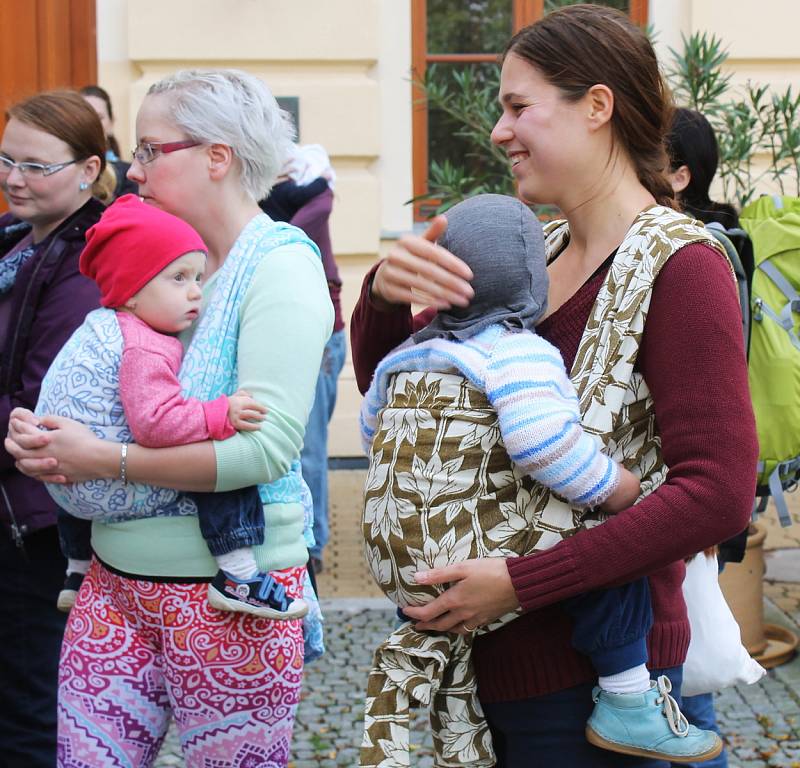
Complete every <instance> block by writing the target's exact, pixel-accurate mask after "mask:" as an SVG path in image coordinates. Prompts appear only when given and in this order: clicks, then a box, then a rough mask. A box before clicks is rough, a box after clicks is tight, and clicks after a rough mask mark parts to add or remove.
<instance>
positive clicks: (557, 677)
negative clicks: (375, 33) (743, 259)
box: [350, 245, 758, 702]
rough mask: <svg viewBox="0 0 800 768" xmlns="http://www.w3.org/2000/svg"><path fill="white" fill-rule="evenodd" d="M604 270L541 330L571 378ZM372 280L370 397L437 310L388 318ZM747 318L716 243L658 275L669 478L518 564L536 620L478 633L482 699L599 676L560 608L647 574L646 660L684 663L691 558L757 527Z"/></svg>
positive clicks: (521, 595)
mask: <svg viewBox="0 0 800 768" xmlns="http://www.w3.org/2000/svg"><path fill="white" fill-rule="evenodd" d="M606 271H607V268H606V269H603V270H601V271H599V272H598V273H596V274H595V275H594V276H593V277H592V278H590V279H589V280H588V281H587V282H586V283H585V284H584V285H583V286H582V287H581V288H580V289H579V290H578V291H577V292H576V293H575V294H574V295H573V296H572V297H571V298H570V299H569V301H567V302H566V303H565V304H564V305H563V306H561V307H560V308H559V309H558V310H557V311H556V312H554V313H553V314H552V315H550V317H548V318H547V319H546V320H544V321H543V322H542V323H540V324H539V326H538V328H537V332H538V333H540V334H541V335H542V336H543V337H544V338H545V339H547V340H548V341H549V342H551V343H552V344H554V345H555V346H556V347H557V348H558V349H559V351H560V352H561V354H562V356H563V358H564V362H565V364H566V366H567V369H568V370H569V369H570V368H571V366H572V363H573V361H574V359H575V355H576V353H577V349H578V345H579V343H580V339H581V336H582V334H583V330H584V327H585V325H586V322H587V320H588V318H589V313H590V312H591V309H592V306H593V304H594V301H595V299H596V297H597V293H598V291H599V290H600V286H601V284H602V282H603V279H604V277H605V273H606ZM373 273H374V270H373V272H371V273H370V274H369V275H368V276H367V278H366V279H365V281H364V285H363V286H362V293H361V297H360V299H359V302H358V304H357V306H356V309H355V311H354V313H353V317H352V320H351V326H350V333H351V343H352V349H353V360H354V364H355V370H356V379H357V382H358V386H359V388H360V389H361V391H362V392H363V391H365V390H366V389H367V387H368V385H369V381H370V378H371V376H372V373H373V371H374V369H375V366H376V365H377V363H378V362H379V361H380V359H381V358H382V357H383V356H384V355H385V354H386V353H387V352H388V351H389V350H390V349H392V348H393V347H394V346H396V345H397V344H398V343H400V342H402V341H403V340H404V339H405V338H407V337H408V335H409V334H410V333H411V332H412V331H413V330H415V329H416V327H418V326H420V327H421V326H422V325H424V324H425V323H427V322H429V321H430V318H431V317H432V314H433V313H432V312H430V311H426V312H424V313H422V314H421V315H419V316H417V318H413V319H412V317H411V313H410V311H404V310H397V311H395V312H381V311H380V310H378V309H377V308H376V307H375V305H374V304H372V302H371V301H370V299H369V286H370V284H371V280H372V274H373ZM743 347H744V345H743V340H742V325H741V316H740V310H739V304H738V298H737V295H736V290H735V288H734V285H733V280H732V278H731V275H730V269H729V267H728V265H727V264H726V263H725V261H724V260H723V259H722V258H721V257H720V255H719V254H718V253H717V252H716V251H715V250H714V249H712V248H710V247H708V246H705V245H688V246H685V247H684V248H681V249H680V250H679V251H677V252H676V253H675V254H674V255H673V256H672V258H671V259H670V260H669V261H668V262H667V264H666V265H665V266H664V268H663V269H662V271H661V273H660V274H659V276H658V278H657V280H656V283H655V286H654V288H653V295H652V300H651V304H650V310H649V313H648V316H647V324H646V326H645V331H644V334H643V337H642V343H641V346H640V349H639V355H638V359H637V361H636V368H637V370H639V371H640V372H641V373H642V375H643V376H644V378H645V380H646V381H647V385H648V387H649V388H650V392H651V393H652V396H653V402H654V406H655V415H656V423H657V427H658V430H659V433H660V435H661V441H662V449H663V455H664V461H665V463H666V464H667V466H668V467H669V472H668V475H667V479H666V482H665V483H664V484H663V485H662V486H661V487H660V488H659V489H658V490H656V491H655V492H654V493H652V494H650V495H649V496H648V497H647V498H645V499H643V500H642V501H640V502H639V503H638V504H636V506H634V507H631V508H630V509H627V510H625V511H624V512H621V513H620V514H618V515H615V516H614V517H612V518H611V519H609V520H608V521H607V522H605V523H604V524H603V525H600V526H597V527H595V528H592V529H591V530H585V531H581V532H580V533H578V534H577V535H575V536H573V537H571V538H569V539H566V540H565V541H562V542H560V543H559V544H557V545H556V546H554V547H553V548H551V549H548V550H545V551H542V552H537V553H536V554H534V555H530V556H528V557H517V558H511V559H509V560H507V563H508V570H509V573H510V575H511V580H512V583H513V585H514V589H515V591H516V594H517V597H518V599H519V601H520V604H521V605H522V607H523V609H524V610H525V612H526V613H525V614H524V615H523V616H521V617H520V618H518V619H517V620H515V621H513V622H511V623H510V624H508V625H506V626H505V627H503V628H502V629H500V630H497V631H496V632H491V633H488V634H485V635H481V636H480V637H478V638H476V642H475V646H474V653H473V660H474V663H475V670H476V673H477V676H478V688H479V693H480V698H481V700H482V701H484V702H495V701H510V700H514V699H521V698H527V697H530V696H539V695H544V694H547V693H550V692H553V691H558V690H563V689H565V688H569V687H572V686H574V685H578V684H581V683H586V682H589V681H591V680H593V679H594V678H595V677H596V673H595V672H594V670H593V669H592V666H591V663H590V662H589V659H588V658H587V657H585V656H582V655H581V654H579V653H577V652H576V651H575V650H574V649H573V648H572V646H571V643H570V640H571V632H572V624H571V621H570V619H569V618H568V617H567V615H566V613H564V611H563V610H562V609H561V607H560V606H559V605H558V603H559V602H560V601H562V600H564V599H566V598H569V597H573V596H575V595H578V594H583V593H585V592H590V591H592V590H594V589H600V588H603V587H606V586H611V585H614V584H622V583H626V582H629V581H632V580H633V579H636V578H638V577H640V576H648V577H649V582H650V590H651V597H652V603H653V612H654V617H655V623H654V626H653V629H652V631H651V633H650V636H649V642H648V645H649V653H650V661H649V665H650V666H651V667H653V668H665V667H672V666H677V665H679V664H682V663H683V661H684V659H685V657H686V649H687V647H688V644H689V623H688V620H687V617H686V606H685V605H684V602H683V595H682V592H681V584H682V582H683V576H684V571H685V569H684V564H683V558H685V557H687V556H689V555H692V554H694V553H696V552H699V551H700V550H702V549H705V548H706V547H709V546H712V545H714V544H716V543H718V542H720V541H723V540H724V539H727V538H729V537H730V536H733V535H734V534H736V533H738V532H739V531H741V530H742V529H744V528H745V527H746V526H747V523H748V520H749V515H750V511H751V508H752V501H753V494H754V489H755V467H756V459H757V455H758V445H757V440H756V432H755V423H754V419H753V410H752V406H751V403H750V395H749V390H748V385H747V370H746V365H745V354H744V348H743Z"/></svg>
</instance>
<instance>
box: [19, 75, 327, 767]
mask: <svg viewBox="0 0 800 768" xmlns="http://www.w3.org/2000/svg"><path fill="white" fill-rule="evenodd" d="M136 133H137V142H138V143H137V147H136V150H135V153H134V161H133V164H132V166H131V169H130V172H129V178H131V179H132V180H133V181H135V182H136V183H138V185H139V194H140V195H141V196H142V197H143V199H144V200H145V201H146V202H147V203H149V204H151V205H155V206H158V207H160V208H163V209H164V210H167V211H169V212H170V213H173V214H175V215H177V216H180V217H181V218H183V219H184V220H186V221H187V222H188V223H189V224H191V225H192V226H193V227H194V228H195V229H196V230H197V231H198V232H199V233H200V235H201V236H202V238H203V240H204V241H205V243H206V245H207V246H208V261H207V269H206V282H205V283H204V286H203V293H204V296H203V309H202V313H201V317H200V320H199V321H198V323H197V325H196V326H195V327H194V328H192V329H190V330H189V331H188V332H186V333H185V334H182V341H184V343H185V344H187V345H188V349H187V352H186V356H185V358H184V364H183V367H182V369H181V383H182V385H183V387H184V390H185V391H186V392H188V393H189V394H192V395H194V396H197V397H200V398H201V399H207V398H209V397H211V396H216V395H217V394H230V393H231V392H233V391H234V390H235V389H236V388H237V387H241V388H243V389H246V390H247V391H248V392H250V393H251V394H252V395H253V397H254V398H256V399H257V400H258V401H260V402H261V403H263V404H264V405H265V406H266V407H267V408H268V415H267V418H266V420H265V421H264V422H263V424H262V427H261V429H260V430H259V431H257V432H247V433H239V434H237V435H236V436H234V437H232V438H230V439H228V440H226V441H224V442H212V441H206V442H202V443H195V444H193V445H188V446H181V447H175V448H161V449H147V448H143V447H141V446H138V445H133V444H131V445H129V446H128V445H125V444H123V445H122V446H121V445H120V443H114V442H109V441H104V440H100V439H98V438H96V437H95V436H94V435H93V434H92V433H91V432H90V431H89V430H88V429H87V428H85V427H83V426H82V425H80V424H78V423H77V422H75V421H72V420H70V419H65V418H60V417H52V416H43V417H41V418H36V417H34V416H33V415H32V414H31V413H30V412H28V411H23V410H17V411H15V412H14V414H12V424H11V428H10V431H9V436H10V440H9V441H8V445H9V446H10V451H11V452H12V454H13V455H14V456H15V458H17V460H18V461H20V466H21V467H22V468H23V470H24V471H25V472H27V473H28V474H31V475H33V476H36V477H39V478H40V479H42V480H44V481H46V482H58V483H72V482H82V481H86V480H90V479H116V480H117V481H119V482H122V481H127V482H134V483H145V484H150V485H153V486H161V487H166V488H175V489H180V490H185V491H224V490H229V489H233V488H240V487H245V486H249V485H255V484H258V485H260V486H261V498H262V501H264V514H265V520H266V522H267V530H268V531H270V535H269V536H268V537H267V541H265V543H264V544H263V545H262V546H260V547H257V548H256V550H255V551H256V560H257V562H258V564H259V567H260V569H261V570H275V569H288V573H289V576H288V578H287V581H286V584H285V585H284V586H285V587H286V591H287V594H288V595H289V596H290V597H293V598H294V597H300V596H301V595H302V592H303V585H304V583H305V579H306V572H305V567H304V566H305V561H306V556H307V552H306V541H305V539H304V519H303V505H302V502H301V494H302V480H301V478H300V473H299V456H300V449H301V447H302V445H303V433H304V429H305V424H306V421H307V418H308V414H309V411H310V410H311V406H312V403H313V398H314V389H315V382H316V377H317V371H318V370H319V365H320V360H321V356H322V350H323V348H324V346H325V342H326V340H327V339H328V337H329V336H330V334H331V328H332V321H333V312H332V308H331V305H330V301H329V300H328V295H327V285H326V282H325V275H324V272H323V269H322V264H321V261H320V258H319V254H318V252H317V250H316V248H315V247H314V246H313V244H311V242H310V241H309V240H308V239H307V238H306V237H305V236H304V235H303V234H302V232H300V230H297V229H295V228H294V227H290V226H288V225H284V224H278V223H275V222H273V221H272V220H271V219H270V218H269V217H268V216H266V215H265V214H263V213H261V211H260V209H259V207H258V205H257V203H256V200H258V199H260V198H262V197H264V196H265V194H266V193H267V192H268V190H269V188H270V186H271V185H272V183H273V181H274V179H275V177H276V176H277V174H278V172H279V170H280V168H281V167H282V165H283V162H284V157H285V154H286V152H287V150H288V148H289V147H290V142H291V138H292V136H291V128H290V126H289V123H288V121H287V120H286V117H285V114H284V113H283V112H282V111H281V110H280V109H279V107H278V105H277V103H276V102H275V99H274V98H273V97H272V95H271V94H270V93H269V91H268V89H267V88H266V87H265V86H264V84H263V83H262V82H261V81H260V80H258V79H257V78H255V77H253V76H251V75H248V74H246V73H244V72H239V71H235V70H221V71H212V72H179V73H177V74H175V75H172V76H170V77H168V78H166V79H164V80H162V81H160V82H158V83H156V84H155V85H153V86H152V88H151V89H150V90H149V92H148V95H147V96H146V98H145V100H144V102H143V104H142V106H141V109H140V110H139V114H138V117H137V121H136ZM183 336H185V338H183ZM112 352H113V350H112ZM40 424H41V425H43V426H45V427H47V428H48V429H49V430H50V431H48V432H42V431H40V430H38V429H36V427H37V426H38V425H40ZM92 543H93V548H94V551H95V554H96V559H95V561H94V562H93V563H92V566H91V568H90V570H89V573H88V575H87V577H86V579H85V581H84V584H83V586H82V588H81V591H80V593H79V595H78V599H77V602H76V605H75V608H74V609H73V611H72V614H71V616H70V620H69V624H68V627H67V631H66V635H65V640H64V647H63V652H62V658H61V679H60V690H59V744H60V750H61V752H60V758H59V759H60V763H59V765H61V766H64V767H66V766H73V765H76V764H77V763H78V762H82V763H86V762H92V761H93V760H94V759H95V758H93V757H92V756H93V755H97V754H102V755H103V758H102V759H103V760H107V759H109V758H108V756H110V755H116V757H114V758H113V759H114V760H115V761H118V763H117V762H115V763H114V764H120V765H123V764H124V765H133V766H148V765H150V764H151V763H152V761H153V760H154V759H155V757H156V755H157V753H158V749H159V747H160V744H161V741H162V740H163V737H164V734H165V731H166V728H167V724H168V721H169V717H170V714H172V715H173V716H174V718H175V720H176V722H177V725H178V728H179V730H180V733H181V743H182V747H183V751H184V755H185V758H186V762H187V765H190V766H191V765H200V764H203V765H205V764H207V763H208V764H210V763H212V762H213V763H214V764H215V765H217V764H218V765H220V766H243V765H245V764H247V765H250V764H251V763H250V762H248V760H250V761H252V764H253V765H256V764H257V765H259V766H270V767H272V766H274V767H275V768H278V767H279V766H285V765H286V764H287V761H288V758H289V742H290V738H291V731H292V726H293V721H294V714H295V711H296V707H297V703H298V700H299V693H300V684H301V680H302V673H303V629H302V625H301V622H300V621H299V620H294V621H282V622H274V621H270V620H267V619H259V618H255V617H252V616H249V615H246V614H239V613H230V612H220V611H216V610H214V609H213V608H210V607H209V606H208V603H207V601H206V597H205V594H206V583H207V582H208V581H209V580H210V578H211V577H212V576H213V575H214V573H215V571H216V566H215V564H214V560H213V559H212V558H211V557H210V556H209V554H208V550H207V548H206V546H205V543H204V541H203V539H202V537H201V535H200V530H199V527H198V525H197V519H196V517H195V516H194V515H192V514H191V513H189V514H187V513H186V510H185V508H184V507H183V506H182V505H181V504H180V503H179V504H177V505H172V506H170V507H169V508H167V509H158V510H156V512H155V513H154V514H153V515H151V516H149V517H146V518H134V517H131V519H122V520H119V521H117V522H113V523H101V522H94V524H93V529H92Z"/></svg>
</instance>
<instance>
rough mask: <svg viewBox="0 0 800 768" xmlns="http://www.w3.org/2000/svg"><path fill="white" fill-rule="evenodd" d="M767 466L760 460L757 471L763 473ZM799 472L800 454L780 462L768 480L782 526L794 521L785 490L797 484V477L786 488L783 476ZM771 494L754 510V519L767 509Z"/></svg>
mask: <svg viewBox="0 0 800 768" xmlns="http://www.w3.org/2000/svg"><path fill="white" fill-rule="evenodd" d="M765 468H766V465H765V464H764V462H763V461H759V462H758V465H757V472H758V473H759V474H761V473H762V472H763V471H764V469H765ZM798 474H800V456H795V458H793V459H787V460H786V461H782V462H780V463H779V464H778V465H777V466H776V467H775V469H773V470H772V473H771V474H770V476H769V480H768V481H767V487H768V488H769V496H772V500H773V501H774V502H775V510H776V511H777V513H778V520H780V523H781V527H782V528H788V527H789V526H790V525H792V523H793V522H794V521H793V520H792V516H791V515H790V514H789V507H788V506H787V505H786V497H785V495H784V493H785V491H789V490H793V488H794V487H795V486H796V485H797V480H796V479H795V480H793V481H792V484H791V485H790V486H789V487H788V488H784V487H783V480H782V478H783V477H787V476H789V477H793V478H797V476H798ZM769 496H764V497H763V498H762V503H761V504H759V505H758V506H757V507H755V509H754V510H753V518H754V519H755V517H756V516H757V515H758V514H760V513H761V512H763V511H764V510H765V509H766V506H767V500H768V499H769Z"/></svg>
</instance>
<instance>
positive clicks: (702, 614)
mask: <svg viewBox="0 0 800 768" xmlns="http://www.w3.org/2000/svg"><path fill="white" fill-rule="evenodd" d="M683 597H684V599H685V600H686V608H687V609H688V612H689V624H690V625H691V630H692V639H691V642H690V643H689V652H688V653H687V655H686V661H685V662H684V665H683V685H682V686H681V695H682V696H697V695H698V694H701V693H711V692H713V691H718V690H720V689H721V688H727V687H728V686H730V685H740V684H746V685H750V684H752V683H755V682H756V681H758V680H760V679H761V678H762V677H763V676H764V675H765V674H766V670H765V669H764V668H763V667H762V666H761V665H760V664H759V663H758V662H757V661H756V660H755V659H753V658H752V657H751V656H750V654H749V653H748V652H747V650H746V649H745V647H744V646H743V645H742V635H741V632H740V631H739V625H738V624H737V623H736V619H735V618H734V617H733V614H732V613H731V609H730V608H729V607H728V603H727V602H725V596H724V595H723V594H722V590H721V589H720V588H719V569H718V566H717V558H716V555H712V556H711V557H708V556H707V555H704V554H703V553H702V552H701V553H700V554H699V555H697V556H695V557H694V559H693V560H691V561H690V562H689V563H687V564H686V578H685V580H684V582H683Z"/></svg>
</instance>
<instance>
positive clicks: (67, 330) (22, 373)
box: [0, 199, 103, 538]
mask: <svg viewBox="0 0 800 768" xmlns="http://www.w3.org/2000/svg"><path fill="white" fill-rule="evenodd" d="M102 212H103V205H102V203H100V202H99V201H97V200H94V199H91V200H89V202H88V203H86V204H85V205H84V206H83V207H81V208H80V209H79V210H78V211H76V212H75V213H74V214H73V215H72V216H70V217H69V218H68V219H66V220H65V221H64V222H63V223H62V224H61V225H60V226H59V227H58V228H57V229H56V230H54V231H53V232H52V233H51V234H50V235H48V236H47V237H46V238H45V239H44V240H43V241H42V243H41V244H40V246H39V249H38V250H37V252H36V254H35V255H34V256H33V258H31V259H30V260H29V261H27V262H26V263H25V264H24V266H23V267H22V268H21V269H20V271H19V274H18V275H17V279H16V282H15V283H14V287H13V288H12V289H11V292H10V294H9V295H8V296H7V297H5V298H6V300H8V301H10V302H11V308H10V314H9V315H8V317H9V320H8V328H7V329H0V435H2V436H3V437H5V435H6V432H7V431H8V419H9V414H10V413H11V411H12V410H13V409H14V408H16V407H17V406H22V407H24V408H30V409H33V408H34V407H35V406H36V401H37V400H38V398H39V387H40V386H41V382H42V378H43V377H44V375H45V373H46V372H47V369H48V368H49V367H50V363H52V362H53V359H54V358H55V356H56V354H57V353H58V351H59V350H60V349H61V347H62V346H63V345H64V343H65V342H66V341H67V339H69V337H70V336H71V335H72V332H73V331H74V330H75V329H76V328H77V327H78V326H79V325H80V324H81V323H82V322H83V319H84V317H85V316H86V314H87V313H88V312H90V311H91V310H93V309H95V308H97V307H98V306H99V305H100V292H99V290H98V288H97V286H96V284H95V283H94V282H93V281H92V280H89V279H88V278H86V277H84V276H83V275H81V274H80V272H79V271H78V259H79V257H80V253H81V251H82V250H83V246H84V244H85V235H86V230H87V229H88V228H89V227H91V226H92V225H93V224H94V223H95V222H97V220H98V219H99V218H100V214H101V213H102ZM15 221H16V220H15V219H14V218H13V217H12V216H10V215H8V214H7V215H5V216H3V217H0V256H3V255H5V254H6V253H8V252H9V251H10V250H11V249H12V248H13V247H14V246H15V245H16V244H17V242H19V240H20V239H21V238H22V237H23V236H24V235H26V234H27V232H28V230H22V231H17V232H14V233H13V234H12V235H10V236H6V235H4V233H3V229H4V228H5V227H7V226H8V225H9V224H13V223H14V222H15ZM3 330H6V332H5V333H4V334H3ZM9 507H10V508H9ZM55 521H56V505H55V503H54V502H53V500H52V499H51V498H50V495H49V494H48V493H47V491H46V490H45V487H44V485H42V484H41V483H40V482H38V481H37V480H32V479H30V478H28V477H25V475H23V474H21V473H20V472H18V471H17V469H16V468H15V466H14V460H13V459H12V457H11V456H10V455H9V454H8V452H7V451H6V450H5V448H4V446H3V443H2V441H0V528H2V529H4V531H5V533H7V534H10V535H12V536H13V537H15V538H17V537H18V536H20V535H21V536H24V535H25V534H28V533H32V532H33V531H36V530H39V529H40V528H44V527H46V526H49V525H53V524H54V523H55ZM2 534H3V531H0V535H2Z"/></svg>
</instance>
